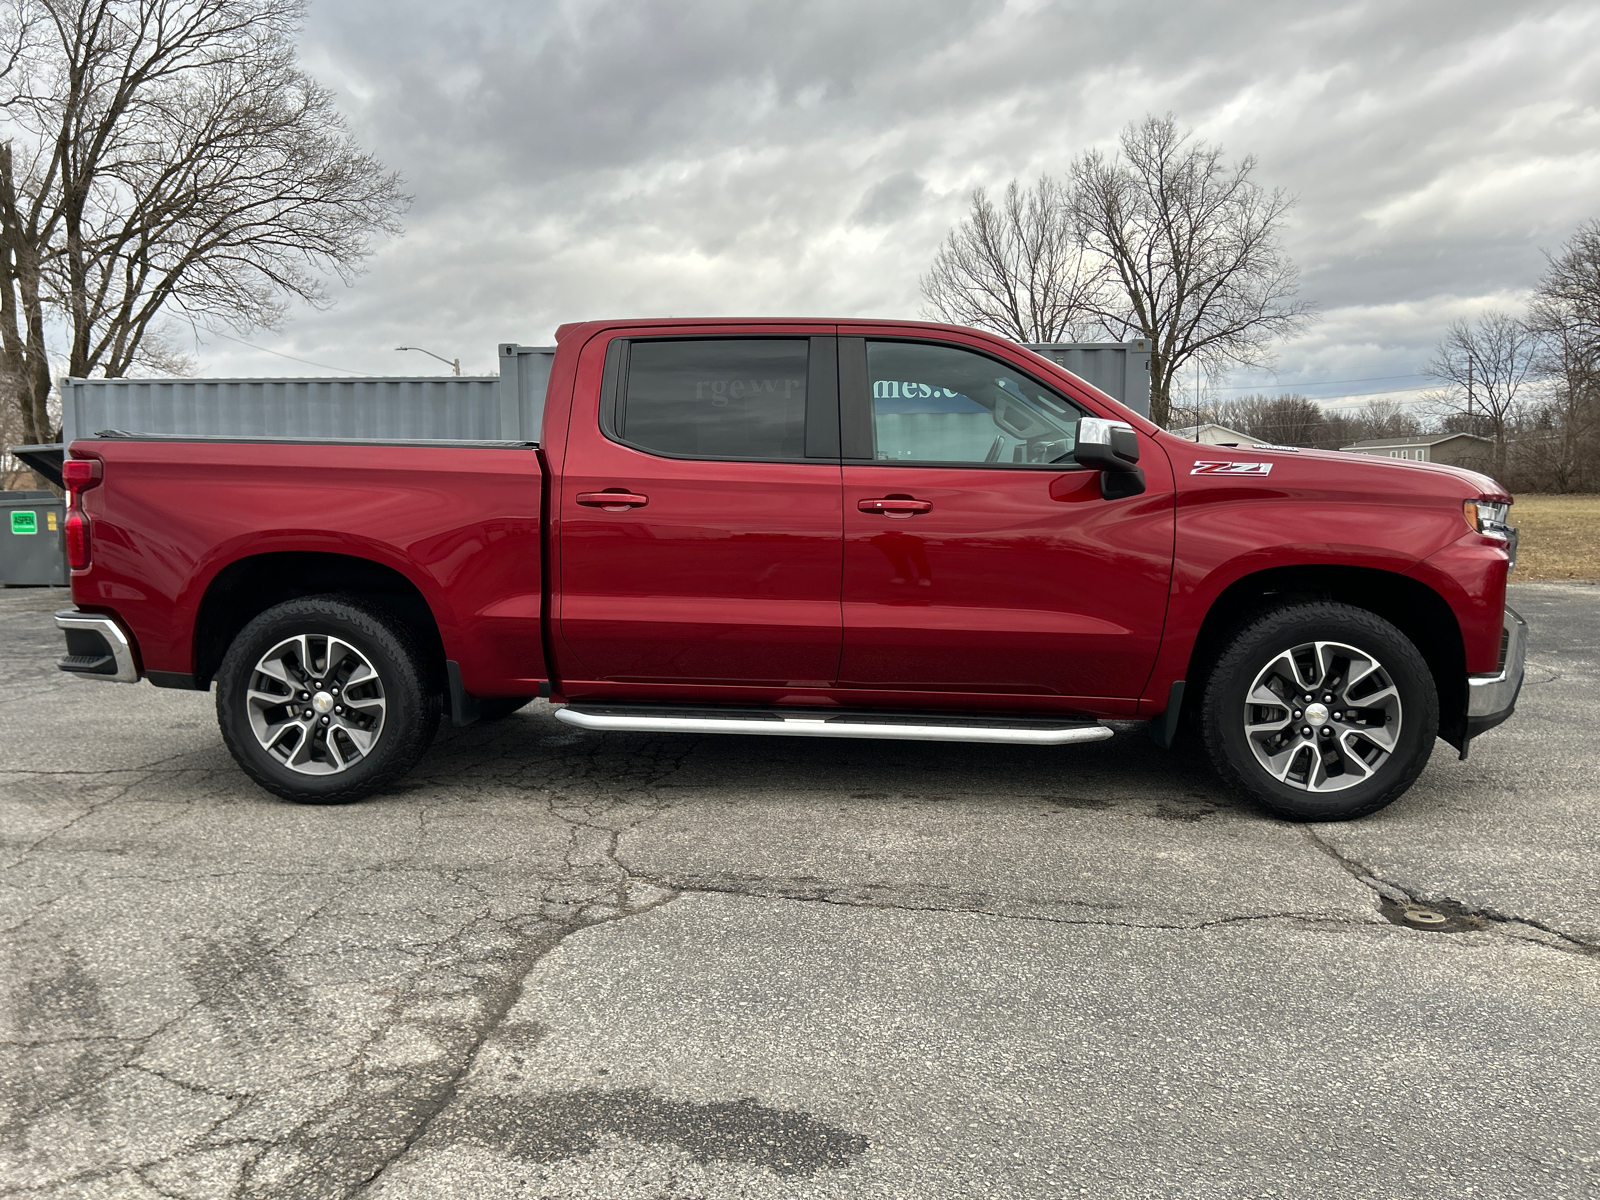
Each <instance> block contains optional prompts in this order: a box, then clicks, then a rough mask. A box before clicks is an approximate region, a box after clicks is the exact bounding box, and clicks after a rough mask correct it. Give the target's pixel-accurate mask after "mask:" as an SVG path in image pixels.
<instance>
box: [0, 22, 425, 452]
mask: <svg viewBox="0 0 1600 1200" xmlns="http://www.w3.org/2000/svg"><path fill="white" fill-rule="evenodd" d="M8 2H9V5H10V16H11V20H12V22H13V23H14V25H15V27H16V28H17V29H18V30H19V31H20V33H19V46H20V52H19V56H18V62H17V66H16V68H15V69H14V70H13V72H12V74H11V76H10V77H8V78H7V80H6V85H7V87H8V91H7V92H6V93H5V95H4V96H3V97H0V107H3V112H4V117H5V131H4V141H3V142H0V224H3V234H0V247H3V249H0V253H3V255H4V268H5V270H4V272H3V273H0V274H3V278H0V285H3V290H0V354H3V356H4V362H3V363H0V377H3V376H4V375H6V374H9V375H10V376H12V377H13V378H15V379H16V380H18V381H19V383H18V385H17V387H16V389H15V391H14V402H15V403H17V404H18V406H19V407H21V408H22V410H23V413H24V424H25V427H26V429H27V430H28V433H29V435H30V436H36V437H39V438H40V439H41V440H47V439H48V436H49V431H48V429H47V428H46V420H45V410H44V402H45V397H46V396H47V395H48V392H49V387H50V368H49V363H48V357H47V352H46V346H45V338H44V325H45V321H46V319H47V317H48V316H49V314H52V313H54V314H58V315H59V316H60V317H61V318H63V319H64V323H65V324H66V326H67V329H68V332H69V336H70V342H69V345H68V347H67V354H66V358H67V364H66V366H67V371H68V373H69V374H72V375H78V376H83V375H88V374H90V373H91V372H94V371H99V372H101V373H103V374H105V375H108V376H119V375H123V374H126V373H127V372H128V371H130V370H132V369H134V368H136V367H140V366H145V367H150V366H157V367H160V366H167V367H170V366H171V365H172V364H173V354H172V349H171V346H170V343H169V342H168V340H167V339H166V337H165V336H164V330H163V321H164V320H167V319H178V320H187V321H189V322H200V323H206V324H212V323H221V324H225V325H229V326H231V327H233V328H235V329H237V330H240V331H247V330H249V329H251V328H257V327H266V328H272V327H275V326H276V325H277V324H278V323H279V322H281V320H282V318H283V316H284V314H285V311H286V307H285V306H286V301H287V300H289V299H298V300H302V301H305V302H308V303H311V304H314V305H320V304H324V303H326V302H327V296H326V294H325V292H324V291H323V288H322V285H321V283H320V276H321V275H323V274H324V273H331V274H334V275H337V276H338V277H340V278H342V279H345V280H348V279H349V278H350V277H351V276H352V275H353V274H354V273H355V272H356V271H357V270H358V269H359V268H360V265H361V263H362V261H363V260H364V259H365V257H366V256H367V255H368V254H369V253H370V250H371V239H372V237H373V235H375V234H377V233H391V234H392V233H397V232H398V231H399V217H400V214H401V213H402V212H403V211H404V209H405V207H406V204H407V198H406V197H405V196H404V195H403V194H402V193H401V190H400V185H399V181H398V179H397V178H396V177H395V176H394V175H392V174H387V173H385V172H384V170H383V168H382V167H381V165H380V164H379V163H378V162H377V161H376V160H375V159H374V158H373V157H372V156H371V155H369V154H365V153H363V152H362V151H361V150H360V149H359V147H357V146H356V145H355V144H354V142H353V141H352V140H351V138H350V137H349V135H348V134H347V132H346V131H345V129H344V126H343V123H342V120H341V118H340V116H339V114H338V112H337V111H336V110H335V108H334V107H333V104H332V101H331V97H330V96H329V94H328V92H327V91H326V90H324V89H322V88H320V87H319V86H318V85H317V84H316V83H315V82H314V81H313V80H311V79H310V78H309V77H308V76H307V75H306V74H305V73H304V72H302V71H301V70H300V69H299V68H298V66H297V65H296V62H295V56H294V48H293V41H292V39H293V36H294V34H295V32H296V30H297V28H298V25H299V21H300V19H301V16H302V14H303V8H304V5H303V0H8Z"/></svg>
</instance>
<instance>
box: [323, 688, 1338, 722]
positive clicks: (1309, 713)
mask: <svg viewBox="0 0 1600 1200" xmlns="http://www.w3.org/2000/svg"><path fill="white" fill-rule="evenodd" d="M318 698H319V699H320V698H321V693H318ZM323 711H327V710H325V709H324V710H323ZM1327 723H1328V706H1327V705H1326V704H1308V705H1306V724H1307V725H1310V726H1312V727H1313V728H1317V729H1320V728H1322V726H1324V725H1326V724H1327Z"/></svg>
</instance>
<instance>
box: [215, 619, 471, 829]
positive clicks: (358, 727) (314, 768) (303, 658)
mask: <svg viewBox="0 0 1600 1200" xmlns="http://www.w3.org/2000/svg"><path fill="white" fill-rule="evenodd" d="M422 663H423V659H422V657H421V654H420V653H419V652H418V650H417V647H416V646H415V644H414V643H413V641H412V639H411V637H410V635H409V634H408V633H407V631H406V629H405V627H404V625H403V624H401V623H400V622H398V621H395V620H393V619H391V618H389V617H388V616H386V615H385V614H383V613H380V612H378V611H377V610H374V609H369V608H367V607H365V606H364V605H361V604H357V603H354V602H352V601H350V600H347V599H345V598H343V597H339V596H308V597H306V598H304V599H300V600H290V601H288V602H287V603H284V604H279V605H277V606H275V607H273V608H269V609H268V610H267V611H266V612H264V613H262V614H261V615H260V616H258V617H257V618H256V619H255V620H253V621H251V622H250V623H249V624H248V625H246V626H245V627H244V628H243V629H242V630H241V631H240V632H239V636H238V637H236V638H234V640H233V644H232V645H231V646H229V647H228V652H227V654H226V655H225V656H224V657H223V660H222V665H221V667H220V668H219V669H218V671H217V723H218V724H219V725H220V726H221V727H222V737H223V740H224V741H225V742H227V744H228V749H229V750H230V751H231V752H232V754H233V757H234V759H235V761H237V762H238V764H239V765H240V766H241V767H242V768H244V771H245V773H246V774H248V775H249V776H250V777H251V778H252V779H254V780H255V781H256V782H257V783H259V784H260V785H261V786H262V787H264V788H266V789H267V790H268V791H269V792H272V793H273V794H275V795H278V796H282V797H283V798H284V799H286V800H295V801H298V802H300V803H306V804H343V803H346V802H348V801H350V800H356V799H359V798H360V797H362V796H366V795H369V794H371V793H372V792H375V791H378V790H380V789H382V788H385V787H388V786H389V785H390V784H392V783H394V782H395V781H396V780H398V779H399V778H400V777H401V776H402V775H404V774H405V773H406V772H407V771H409V770H410V769H411V768H412V767H413V766H414V765H416V762H417V760H418V759H419V758H421V757H422V754H423V751H425V750H426V749H427V748H428V744H429V743H430V742H431V741H432V740H433V734H434V731H435V730H436V729H437V728H438V724H439V705H438V700H437V698H436V697H434V696H433V695H431V694H430V693H429V691H428V690H427V688H426V687H425V682H424V681H425V674H424V670H423V666H422Z"/></svg>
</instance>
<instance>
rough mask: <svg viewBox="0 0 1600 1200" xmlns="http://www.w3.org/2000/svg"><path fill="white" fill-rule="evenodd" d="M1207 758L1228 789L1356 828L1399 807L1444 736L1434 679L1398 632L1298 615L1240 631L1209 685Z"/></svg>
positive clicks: (1345, 611)
mask: <svg viewBox="0 0 1600 1200" xmlns="http://www.w3.org/2000/svg"><path fill="white" fill-rule="evenodd" d="M1201 721H1202V729H1203V733H1204V738H1205V744H1206V750H1207V752H1208V753H1209V754H1210V756H1211V761H1212V763H1213V764H1214V765H1215V766H1216V768H1217V771H1218V773H1219V774H1220V775H1221V776H1222V777H1223V779H1224V780H1225V781H1227V782H1228V783H1231V784H1233V785H1234V786H1235V787H1238V788H1240V789H1241V790H1243V791H1244V792H1246V793H1248V794H1249V795H1250V796H1252V797H1254V798H1255V799H1256V800H1259V801H1260V802H1261V803H1263V804H1265V805H1266V806H1267V807H1268V808H1271V809H1272V810H1273V811H1275V812H1277V813H1280V814H1281V815H1283V816H1286V817H1291V818H1294V819H1297V820H1307V821H1340V820H1352V819H1354V818H1356V817H1361V816H1365V815H1366V814H1368V813H1371V812H1376V811H1377V810H1378V809H1380V808H1382V807H1383V806H1384V805H1386V804H1389V803H1391V802H1392V801H1394V800H1396V799H1398V798H1399V797H1400V796H1401V795H1402V794H1404V792H1405V791H1406V789H1407V788H1409V787H1410V786H1411V785H1412V783H1413V782H1415V781H1416V778H1417V776H1418V775H1420V774H1421V773H1422V769H1423V767H1425V766H1427V764H1428V757H1429V755H1430V754H1432V752H1433V741H1434V738H1435V737H1436V736H1437V735H1438V730H1439V698H1438V691H1437V689H1436V687H1435V685H1434V681H1433V675H1432V673H1431V672H1430V671H1429V670H1428V664H1427V662H1426V661H1425V660H1424V659H1423V657H1422V655H1421V653H1420V652H1419V651H1418V650H1417V648H1416V646H1414V645H1413V644H1412V643H1411V641H1410V639H1409V638H1407V637H1406V636H1405V635H1404V634H1403V633H1401V632H1400V631H1399V630H1398V629H1396V628H1395V627H1394V626H1393V625H1391V624H1389V622H1387V621H1385V620H1383V619H1382V618H1380V617H1378V616H1375V615H1374V614H1372V613H1370V612H1367V611H1365V610H1364V609H1359V608H1354V607H1351V606H1349V605H1345V604H1333V603H1307V604H1293V605H1287V606H1285V607H1283V608H1280V609H1276V610H1274V611H1272V612H1269V613H1266V614H1264V615H1262V616H1260V617H1258V618H1256V619H1255V620H1254V621H1252V622H1250V623H1249V624H1248V625H1246V626H1245V627H1244V628H1243V629H1241V630H1240V631H1239V632H1238V633H1237V634H1236V635H1235V636H1234V638H1233V640H1232V642H1231V643H1230V644H1229V645H1228V648H1227V649H1226V650H1224V651H1223V653H1222V655H1221V657H1220V658H1219V659H1218V660H1217V664H1216V666H1215V667H1214V668H1213V669H1212V672H1211V676H1210V678H1209V680H1208V681H1207V684H1206V689H1205V697H1204V701H1203V704H1202V713H1201Z"/></svg>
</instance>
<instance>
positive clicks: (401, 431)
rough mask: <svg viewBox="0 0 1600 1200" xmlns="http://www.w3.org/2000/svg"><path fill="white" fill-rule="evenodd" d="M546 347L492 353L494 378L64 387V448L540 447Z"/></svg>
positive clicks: (76, 382) (129, 382)
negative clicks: (247, 442) (140, 441)
mask: <svg viewBox="0 0 1600 1200" xmlns="http://www.w3.org/2000/svg"><path fill="white" fill-rule="evenodd" d="M554 354H555V347H553V346H518V345H515V344H512V343H508V344H506V345H503V346H501V347H500V371H501V373H500V375H498V376H492V375H490V376H479V377H470V376H467V377H457V376H449V375H446V376H437V375H435V376H421V377H416V376H408V377H394V378H352V379H321V378H318V379H68V380H63V381H62V385H61V418H62V420H61V423H62V440H63V441H65V442H66V443H67V444H69V445H70V444H71V443H72V442H73V440H75V439H76V438H82V437H93V436H94V435H95V434H96V433H99V432H100V431H101V430H102V429H117V430H120V431H122V432H123V433H144V434H170V435H185V434H210V435H215V436H223V437H228V436H238V437H290V438H297V437H304V438H358V439H363V440H372V441H405V442H410V441H450V442H454V441H520V442H533V441H538V439H539V425H540V422H541V420H542V419H543V416H544V393H545V387H546V385H547V384H548V383H549V380H550V363H551V359H552V356H553V355H554Z"/></svg>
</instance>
